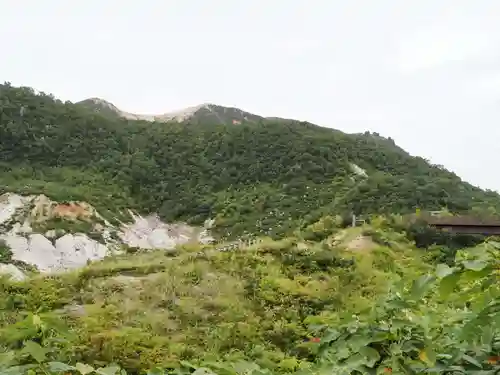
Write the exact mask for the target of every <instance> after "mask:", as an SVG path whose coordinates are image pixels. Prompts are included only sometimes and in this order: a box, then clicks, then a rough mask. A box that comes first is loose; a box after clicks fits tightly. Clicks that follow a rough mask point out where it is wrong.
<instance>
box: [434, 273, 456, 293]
mask: <svg viewBox="0 0 500 375" xmlns="http://www.w3.org/2000/svg"><path fill="white" fill-rule="evenodd" d="M460 276H461V275H460V274H459V273H452V274H450V275H448V276H445V277H444V278H443V279H441V281H440V283H439V293H440V295H441V298H447V297H448V296H449V295H450V294H451V293H452V292H453V290H454V289H455V287H456V286H457V283H458V281H459V280H460Z"/></svg>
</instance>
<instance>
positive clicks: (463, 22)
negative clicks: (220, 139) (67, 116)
mask: <svg viewBox="0 0 500 375" xmlns="http://www.w3.org/2000/svg"><path fill="white" fill-rule="evenodd" d="M499 19H500V1H498V0H474V1H471V0H439V1H436V0H404V1H402V0H376V1H374V0H350V1H346V0H309V1H306V0H272V1H269V0H267V1H265V0H252V1H249V0H247V1H244V0H239V1H235V0H141V1H137V0H99V1H98V0H72V1H66V2H65V1H61V0H44V1H40V0H23V1H18V0H0V40H1V41H2V51H3V52H2V58H1V59H0V80H1V81H8V82H11V83H12V84H13V85H16V86H17V85H23V86H31V87H33V88H35V89H37V90H40V91H44V92H46V93H52V94H54V95H55V96H56V97H58V98H60V99H62V100H71V101H78V100H82V99H85V98H88V97H100V98H103V99H105V100H108V101H110V102H112V103H113V104H115V105H116V106H117V107H119V108H120V109H122V110H124V111H128V112H135V113H143V114H157V113H164V112H170V111H173V110H177V109H181V108H184V107H187V106H192V105H197V104H201V103H215V104H219V105H226V106H234V107H238V108H241V109H243V110H246V111H249V112H253V113H256V114H260V115H264V116H278V117H285V118H295V119H299V120H307V121H309V122H312V123H316V124H318V125H321V126H326V127H332V128H336V129H340V130H343V131H346V132H361V131H365V130H369V131H374V132H378V133H380V134H381V135H383V136H386V137H389V136H390V137H392V138H393V139H394V140H395V141H396V143H397V144H398V145H400V146H401V147H403V148H405V149H406V150H407V151H409V152H410V153H411V154H413V155H419V156H422V157H425V158H426V159H428V160H430V161H431V162H432V163H434V164H440V165H444V166H445V167H446V168H448V169H450V170H452V171H453V172H455V173H457V174H458V175H459V176H461V177H462V178H464V179H465V180H467V181H469V182H471V183H473V184H474V185H477V186H480V187H482V188H487V189H492V190H497V191H500V168H499V167H497V165H499V164H500V163H499V162H500V22H498V20H499Z"/></svg>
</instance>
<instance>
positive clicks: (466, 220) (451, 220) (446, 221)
mask: <svg viewBox="0 0 500 375" xmlns="http://www.w3.org/2000/svg"><path fill="white" fill-rule="evenodd" d="M425 221H427V223H428V224H431V225H457V226H458V225H466V226H471V227H472V226H475V227H500V220H499V219H495V218H478V217H474V216H441V217H438V216H431V217H427V218H425Z"/></svg>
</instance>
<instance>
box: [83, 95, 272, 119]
mask: <svg viewBox="0 0 500 375" xmlns="http://www.w3.org/2000/svg"><path fill="white" fill-rule="evenodd" d="M77 104H79V105H81V106H83V107H85V108H87V109H90V110H91V111H93V112H96V113H100V114H104V115H106V116H111V117H115V118H116V117H121V118H124V119H128V120H141V121H149V122H153V121H157V122H169V121H172V122H183V121H189V122H190V123H197V124H207V123H209V124H226V125H230V124H232V125H238V124H241V123H243V122H254V123H255V122H259V121H261V120H263V119H264V118H263V117H262V116H257V115H254V114H252V113H250V112H245V111H242V110H241V109H238V108H232V107H223V106H220V105H215V104H209V103H205V104H200V105H197V106H192V107H187V108H184V109H181V110H177V111H174V112H168V113H163V114H158V115H141V114H134V113H130V112H125V111H122V110H120V109H119V108H118V107H116V106H115V105H114V104H111V103H109V102H108V101H106V100H103V99H99V98H90V99H86V100H82V101H80V102H78V103H77Z"/></svg>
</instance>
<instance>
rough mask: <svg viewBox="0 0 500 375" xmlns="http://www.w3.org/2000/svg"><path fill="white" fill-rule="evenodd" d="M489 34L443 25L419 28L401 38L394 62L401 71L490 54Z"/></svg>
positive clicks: (409, 71) (431, 66) (437, 65)
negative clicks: (395, 61)
mask: <svg viewBox="0 0 500 375" xmlns="http://www.w3.org/2000/svg"><path fill="white" fill-rule="evenodd" d="M492 45H493V41H492V40H491V34H488V33H486V32H482V31H479V30H474V31H473V30H464V29H462V30H453V29H448V28H446V25H442V26H433V27H429V28H426V29H422V30H419V31H417V32H416V33H414V34H413V35H411V36H409V37H406V38H403V39H402V40H401V44H400V47H399V51H398V56H397V65H398V67H399V69H400V71H402V72H403V73H412V72H415V71H418V70H422V69H428V68H436V67H440V66H443V65H445V64H449V63H454V62H461V61H465V60H470V59H475V58H478V57H481V58H484V57H487V56H488V55H489V54H490V51H491V49H490V48H491V46H492Z"/></svg>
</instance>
